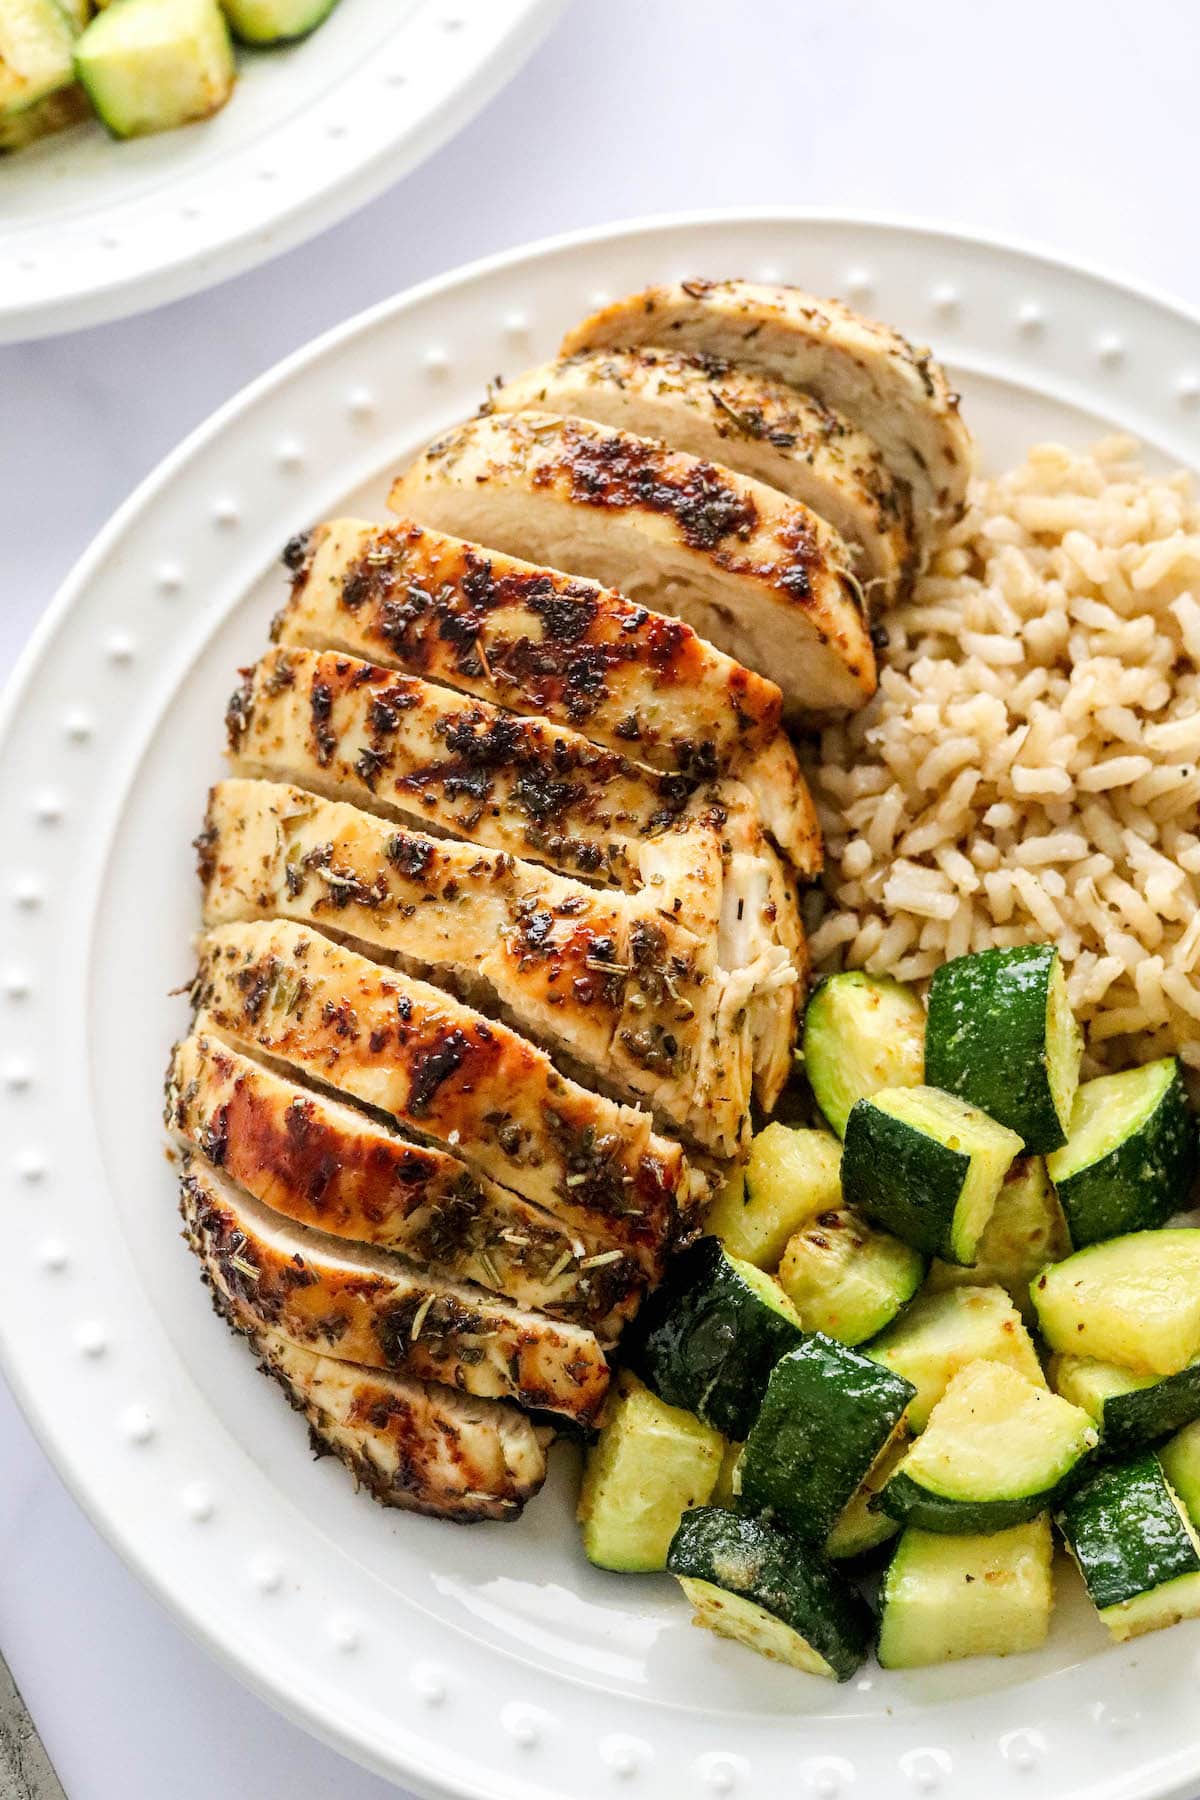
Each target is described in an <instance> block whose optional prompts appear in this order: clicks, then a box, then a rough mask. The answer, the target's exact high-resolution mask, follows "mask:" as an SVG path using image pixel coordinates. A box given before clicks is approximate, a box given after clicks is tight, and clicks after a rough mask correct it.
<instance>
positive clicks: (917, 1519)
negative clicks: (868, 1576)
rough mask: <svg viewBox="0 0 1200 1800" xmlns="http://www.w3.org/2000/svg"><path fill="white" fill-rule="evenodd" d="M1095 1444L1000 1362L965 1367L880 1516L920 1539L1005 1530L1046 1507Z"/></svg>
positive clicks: (1068, 1413)
mask: <svg viewBox="0 0 1200 1800" xmlns="http://www.w3.org/2000/svg"><path fill="white" fill-rule="evenodd" d="M1099 1441H1100V1433H1099V1432H1098V1431H1097V1429H1096V1426H1095V1423H1094V1422H1093V1420H1092V1419H1091V1418H1090V1416H1089V1415H1088V1414H1087V1413H1086V1412H1084V1410H1083V1408H1082V1407H1079V1406H1072V1405H1071V1403H1070V1401H1069V1400H1063V1399H1062V1398H1061V1397H1060V1396H1059V1395H1058V1394H1052V1393H1050V1391H1049V1390H1048V1389H1047V1388H1046V1387H1045V1386H1040V1387H1039V1386H1036V1385H1035V1384H1034V1383H1033V1382H1032V1381H1027V1380H1026V1378H1025V1376H1024V1375H1019V1374H1018V1373H1017V1371H1016V1370H1015V1369H1010V1368H1009V1367H1008V1366H1007V1364H1005V1363H992V1362H976V1363H971V1364H970V1365H969V1367H967V1368H965V1369H961V1370H960V1371H959V1373H958V1374H957V1375H956V1376H955V1377H954V1379H953V1381H952V1382H951V1383H950V1385H949V1387H948V1388H947V1389H946V1392H945V1394H944V1395H943V1396H942V1398H941V1399H940V1400H939V1401H938V1403H937V1405H936V1406H935V1407H934V1409H933V1412H932V1413H931V1414H930V1418H929V1424H928V1425H927V1426H926V1428H925V1431H924V1432H923V1434H922V1435H921V1436H920V1437H919V1438H918V1439H917V1440H916V1442H915V1443H914V1444H913V1446H912V1448H911V1450H909V1452H908V1454H907V1455H906V1456H905V1458H904V1460H903V1462H901V1464H900V1466H899V1468H898V1469H897V1470H896V1473H895V1474H894V1475H893V1476H892V1478H891V1480H890V1481H889V1482H888V1484H887V1486H886V1487H885V1488H884V1490H883V1494H882V1496H881V1497H882V1501H883V1505H884V1509H885V1510H886V1511H887V1512H889V1513H890V1514H891V1516H892V1517H893V1518H894V1519H899V1520H901V1521H902V1522H904V1523H911V1524H913V1525H917V1526H919V1527H920V1528H921V1530H922V1531H940V1532H946V1533H949V1534H951V1535H954V1534H963V1533H966V1534H971V1533H975V1532H986V1531H1007V1530H1008V1528H1009V1527H1010V1526H1012V1525H1024V1524H1027V1523H1028V1522H1029V1520H1030V1519H1034V1518H1036V1517H1037V1515H1038V1513H1040V1512H1045V1511H1046V1510H1047V1508H1049V1507H1050V1506H1052V1505H1053V1504H1054V1502H1055V1501H1056V1500H1057V1499H1058V1498H1059V1497H1060V1496H1061V1494H1062V1493H1063V1492H1064V1490H1065V1488H1066V1487H1067V1486H1068V1485H1069V1484H1070V1483H1071V1482H1072V1481H1074V1480H1075V1479H1076V1478H1077V1477H1078V1475H1079V1472H1080V1466H1081V1464H1082V1463H1083V1461H1084V1459H1085V1458H1086V1457H1087V1456H1089V1455H1090V1453H1091V1452H1092V1451H1093V1450H1094V1449H1095V1447H1096V1445H1097V1443H1098V1442H1099Z"/></svg>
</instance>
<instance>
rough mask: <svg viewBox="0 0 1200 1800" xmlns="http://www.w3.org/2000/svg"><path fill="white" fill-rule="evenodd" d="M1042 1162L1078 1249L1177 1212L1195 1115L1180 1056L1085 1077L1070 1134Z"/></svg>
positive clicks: (1191, 1163)
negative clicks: (1092, 1077) (1191, 1107)
mask: <svg viewBox="0 0 1200 1800" xmlns="http://www.w3.org/2000/svg"><path fill="white" fill-rule="evenodd" d="M1046 1166H1047V1168H1048V1169H1049V1172H1050V1178H1051V1180H1052V1181H1053V1182H1054V1185H1055V1188H1056V1190H1057V1192H1058V1198H1059V1203H1060V1205H1061V1206H1062V1209H1063V1213H1064V1214H1065V1216H1066V1221H1067V1229H1068V1231H1069V1232H1070V1234H1071V1242H1072V1244H1073V1245H1074V1246H1075V1248H1076V1249H1077V1250H1080V1249H1082V1248H1083V1247H1084V1245H1086V1244H1098V1243H1100V1242H1102V1241H1103V1239H1105V1238H1111V1237H1117V1236H1119V1235H1121V1234H1122V1233H1125V1232H1130V1231H1152V1230H1153V1229H1154V1228H1155V1227H1156V1226H1159V1225H1165V1224H1166V1222H1167V1220H1168V1219H1169V1218H1170V1217H1171V1215H1172V1214H1173V1213H1177V1212H1182V1211H1183V1210H1184V1208H1185V1207H1186V1206H1187V1205H1188V1202H1189V1198H1190V1194H1191V1187H1192V1182H1193V1181H1194V1180H1195V1176H1196V1121H1195V1119H1194V1118H1193V1117H1192V1114H1191V1110H1190V1108H1189V1107H1188V1103H1187V1094H1186V1093H1185V1091H1184V1086H1183V1077H1182V1075H1181V1073H1180V1069H1179V1063H1178V1060H1177V1059H1176V1058H1175V1057H1173V1056H1164V1057H1162V1058H1160V1059H1159V1061H1158V1062H1152V1063H1146V1064H1144V1065H1143V1067H1142V1068H1140V1069H1125V1070H1124V1071H1123V1072H1122V1073H1121V1074H1120V1075H1101V1076H1100V1077H1099V1078H1098V1079H1097V1080H1096V1081H1085V1082H1084V1084H1083V1086H1082V1087H1081V1088H1080V1089H1079V1092H1078V1093H1077V1094H1076V1096H1075V1105H1074V1109H1073V1111H1072V1114H1071V1133H1070V1137H1069V1138H1068V1140H1067V1142H1066V1143H1065V1144H1064V1145H1063V1147H1062V1149H1061V1150H1056V1151H1055V1152H1054V1154H1053V1156H1051V1157H1049V1158H1048V1160H1047V1165H1046Z"/></svg>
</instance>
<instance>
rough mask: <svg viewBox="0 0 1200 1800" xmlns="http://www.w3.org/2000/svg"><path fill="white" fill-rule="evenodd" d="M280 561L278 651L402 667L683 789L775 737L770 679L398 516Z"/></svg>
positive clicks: (633, 611) (576, 588)
mask: <svg viewBox="0 0 1200 1800" xmlns="http://www.w3.org/2000/svg"><path fill="white" fill-rule="evenodd" d="M290 560H291V562H292V563H293V564H294V565H295V566H294V568H293V577H292V596H291V599H290V601H289V603H288V605H287V606H285V607H284V609H283V611H282V612H281V613H280V615H279V617H278V619H277V620H276V623H275V628H274V636H275V640H276V642H278V643H281V644H293V645H298V646H300V647H302V648H304V649H309V650H345V651H349V652H350V653H351V654H352V655H354V656H359V657H365V658H368V659H369V660H371V661H372V662H376V663H382V664H386V665H387V666H389V667H391V668H400V669H404V670H406V671H407V673H408V674H410V675H421V676H424V677H425V678H426V679H427V680H429V681H434V682H441V683H444V684H445V685H446V686H447V687H451V688H457V689H460V690H461V691H462V692H464V693H468V694H474V695H476V696H477V697H478V698H479V699H481V700H490V701H492V702H493V703H494V704H496V705H499V706H505V707H508V708H509V709H510V710H511V711H513V712H517V713H523V714H534V715H539V716H542V717H544V718H547V719H550V720H552V721H553V722H554V723H555V724H560V725H570V726H571V727H573V728H574V729H575V730H577V731H582V732H583V733H584V734H585V735H586V736H587V737H589V738H591V739H592V741H593V742H594V743H597V744H604V745H606V746H607V747H608V748H609V749H613V750H619V751H620V752H621V754H622V755H624V756H630V757H635V758H636V759H637V760H639V761H641V762H643V763H645V764H646V765H647V766H648V767H650V768H655V769H664V770H667V771H672V772H678V773H681V774H683V775H686V776H689V777H691V778H692V779H696V778H698V777H701V776H703V777H708V776H711V775H715V774H721V773H724V772H726V771H727V770H730V769H732V768H734V767H739V766H740V765H741V763H742V762H743V761H744V760H745V759H746V758H747V757H749V756H752V755H753V754H754V752H755V751H757V750H759V749H762V748H764V747H765V746H766V745H767V744H769V743H770V741H771V739H772V738H773V737H774V736H775V733H776V730H777V728H778V725H779V718H780V706H781V696H780V693H779V689H778V688H777V687H776V686H775V683H774V682H773V681H766V680H764V679H763V677H762V676H760V675H755V674H753V673H752V672H751V671H750V670H749V669H745V668H743V667H742V665H741V664H740V663H737V662H734V661H733V660H732V658H731V657H728V656H725V655H723V654H722V653H721V651H719V650H714V649H713V647H712V645H711V644H706V643H705V642H704V640H703V638H699V637H697V636H696V633H695V632H694V631H693V630H692V628H691V627H690V626H689V625H685V624H684V623H683V622H682V620H680V619H664V618H662V617H660V616H659V615H658V614H657V613H652V612H647V610H646V608H645V607H644V606H635V605H634V604H633V603H632V602H631V601H629V600H626V599H625V598H624V596H623V595H621V594H618V593H614V591H613V590H612V589H611V588H604V587H599V586H597V584H596V583H595V582H591V581H582V580H580V579H579V578H578V577H575V576H570V575H562V574H559V572H558V571H557V570H555V569H542V568H538V567H537V566H536V565H535V564H533V563H526V562H519V561H518V560H517V559H516V558H515V557H511V556H503V555H501V554H500V553H499V552H498V551H495V550H485V549H483V548H482V547H481V546H480V545H478V544H468V543H464V542H463V541H462V540H461V539H460V538H455V537H447V536H445V535H444V534H443V533H442V532H439V531H430V530H427V529H425V528H423V527H422V526H420V525H415V524H412V523H411V522H409V521H407V520H402V521H401V523H400V524H399V525H396V526H394V527H393V528H392V529H391V530H388V529H386V528H381V527H379V526H376V525H369V524H366V523H364V522H363V521H362V520H359V519H333V520H331V521H330V523H329V524H327V525H319V526H318V527H317V528H316V530H315V531H313V532H312V533H310V534H309V536H308V538H307V539H306V541H305V544H304V547H303V551H302V552H293V553H292V554H291V557H290Z"/></svg>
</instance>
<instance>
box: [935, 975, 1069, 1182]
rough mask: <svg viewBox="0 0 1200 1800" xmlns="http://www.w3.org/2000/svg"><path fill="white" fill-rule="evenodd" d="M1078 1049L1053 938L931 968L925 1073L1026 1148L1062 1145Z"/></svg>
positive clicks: (1065, 1136) (1039, 1148)
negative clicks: (968, 1103)
mask: <svg viewBox="0 0 1200 1800" xmlns="http://www.w3.org/2000/svg"><path fill="white" fill-rule="evenodd" d="M1082 1055H1083V1038H1082V1035H1081V1033H1080V1030H1079V1027H1078V1025H1077V1024H1076V1023H1075V1018H1074V1015H1073V1014H1072V1012H1071V1006H1070V1002H1069V1001H1068V999H1067V984H1066V980H1065V978H1064V976H1063V969H1062V958H1061V957H1060V956H1059V954H1058V951H1057V950H1056V949H1055V948H1054V946H1053V945H1052V944H1021V945H1017V946H1015V947H1014V948H1012V949H1002V950H982V951H980V952H979V953H978V954H977V955H974V956H960V957H957V958H956V959H955V960H954V961H953V962H948V963H944V964H943V965H942V967H941V968H940V969H938V970H937V971H936V972H935V974H934V977H933V980H932V981H931V982H930V984H929V1021H928V1024H927V1025H926V1028H925V1078H926V1080H927V1081H928V1082H929V1083H930V1084H931V1086H933V1087H939V1088H945V1089H946V1091H947V1093H951V1094H957V1095H958V1096H959V1098H960V1099H962V1100H967V1101H969V1102H970V1104H971V1105H972V1106H977V1107H979V1108H980V1110H981V1111H983V1112H985V1113H987V1114H989V1116H990V1117H991V1118H993V1119H998V1120H999V1122H1000V1124H1001V1125H1007V1126H1008V1128H1009V1130H1010V1131H1015V1132H1016V1134H1017V1136H1018V1137H1019V1138H1020V1139H1021V1140H1022V1142H1023V1143H1024V1145H1025V1148H1026V1149H1027V1150H1033V1151H1043V1150H1054V1149H1056V1148H1057V1146H1058V1145H1059V1144H1063V1143H1065V1142H1066V1139H1067V1126H1068V1122H1069V1120H1070V1117H1071V1104H1072V1102H1073V1100H1074V1098H1075V1089H1076V1086H1077V1084H1078V1081H1079V1063H1080V1059H1081V1057H1082Z"/></svg>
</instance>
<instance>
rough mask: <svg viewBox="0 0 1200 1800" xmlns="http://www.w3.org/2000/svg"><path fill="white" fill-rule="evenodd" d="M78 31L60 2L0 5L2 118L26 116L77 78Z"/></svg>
mask: <svg viewBox="0 0 1200 1800" xmlns="http://www.w3.org/2000/svg"><path fill="white" fill-rule="evenodd" d="M74 39H75V33H74V30H73V28H72V26H71V23H70V21H69V19H68V18H67V15H66V13H65V12H64V11H63V10H62V8H61V7H60V6H58V5H57V4H56V0H4V5H3V6H0V118H7V117H8V116H9V115H10V114H11V115H15V114H19V113H23V112H24V111H25V110H26V108H27V107H31V106H36V105H37V103H38V101H39V100H44V99H45V98H46V97H47V95H49V94H53V93H55V92H56V91H57V90H58V89H59V88H64V87H66V86H67V85H68V84H69V83H70V82H71V81H73V80H74V78H75V67H74V62H73V60H72V58H73V54H74V49H75V43H74Z"/></svg>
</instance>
